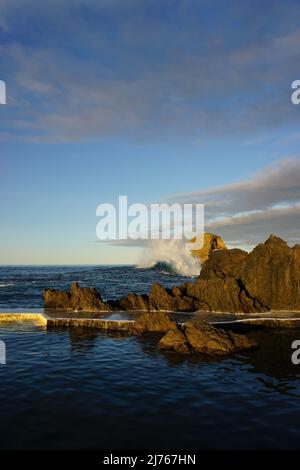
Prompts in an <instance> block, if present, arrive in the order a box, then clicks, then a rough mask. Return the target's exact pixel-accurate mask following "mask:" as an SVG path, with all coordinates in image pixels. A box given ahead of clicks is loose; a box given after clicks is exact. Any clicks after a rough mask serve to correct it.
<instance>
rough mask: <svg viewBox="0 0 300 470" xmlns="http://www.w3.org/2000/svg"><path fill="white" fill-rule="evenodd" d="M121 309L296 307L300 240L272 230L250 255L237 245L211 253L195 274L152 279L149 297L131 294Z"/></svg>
mask: <svg viewBox="0 0 300 470" xmlns="http://www.w3.org/2000/svg"><path fill="white" fill-rule="evenodd" d="M117 305H118V307H119V308H121V309H125V310H127V309H128V310H148V311H151V310H154V311H156V310H159V311H162V310H166V311H181V312H186V311H196V310H202V311H209V312H231V313H238V312H241V313H254V312H266V311H269V310H300V245H296V246H294V247H293V248H290V247H289V246H288V245H287V243H286V242H285V241H283V240H281V239H280V238H278V237H276V236H275V235H271V236H270V237H269V238H268V240H267V241H266V242H265V243H262V244H260V245H258V246H257V247H256V248H255V249H254V250H253V251H252V252H251V253H250V254H248V253H247V252H246V251H243V250H239V249H232V250H227V249H218V250H214V251H212V252H211V253H210V256H209V258H208V260H207V261H206V262H205V263H204V265H203V267H202V270H201V273H200V275H199V278H198V279H197V280H196V281H195V282H189V283H186V284H183V285H181V286H178V287H175V288H173V289H164V288H163V287H162V286H160V285H159V284H154V285H153V286H152V289H151V291H150V293H149V295H148V296H145V295H144V296H136V295H134V294H130V295H129V296H128V297H126V298H123V299H121V300H120V301H119V303H118V302H117Z"/></svg>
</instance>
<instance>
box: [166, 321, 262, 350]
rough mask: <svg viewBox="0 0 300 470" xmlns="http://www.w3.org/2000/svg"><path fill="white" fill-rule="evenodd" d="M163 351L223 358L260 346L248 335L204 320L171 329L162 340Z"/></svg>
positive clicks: (189, 322)
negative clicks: (214, 325)
mask: <svg viewBox="0 0 300 470" xmlns="http://www.w3.org/2000/svg"><path fill="white" fill-rule="evenodd" d="M159 346H160V348H161V349H165V350H171V351H176V352H178V353H192V352H197V353H202V354H209V355H218V356H223V355H227V354H232V353H234V352H238V351H246V350H249V349H254V348H256V347H257V346H258V345H257V343H256V341H255V340H254V339H252V338H251V337H249V336H246V335H240V334H236V333H232V332H231V331H225V330H222V329H219V328H215V327H213V326H212V325H210V324H209V323H207V322H205V321H203V320H197V319H194V320H191V321H188V322H186V323H184V324H183V325H182V326H181V327H179V326H177V328H172V329H170V330H169V331H168V332H167V333H166V335H165V336H164V337H163V338H162V339H161V340H160V343H159Z"/></svg>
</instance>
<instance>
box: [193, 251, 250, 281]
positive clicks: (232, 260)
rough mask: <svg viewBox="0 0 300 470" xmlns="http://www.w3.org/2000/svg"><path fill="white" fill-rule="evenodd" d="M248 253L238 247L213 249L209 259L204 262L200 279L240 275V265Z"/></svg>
mask: <svg viewBox="0 0 300 470" xmlns="http://www.w3.org/2000/svg"><path fill="white" fill-rule="evenodd" d="M247 256H248V253H247V252H246V251H243V250H239V249H238V248H234V249H232V250H218V251H213V252H212V253H211V255H210V257H209V259H208V260H207V261H206V263H204V265H203V267H202V269H201V272H200V276H199V277H200V279H225V278H227V277H233V278H234V279H237V278H239V277H240V273H241V267H242V265H243V263H244V261H245V260H246V258H247Z"/></svg>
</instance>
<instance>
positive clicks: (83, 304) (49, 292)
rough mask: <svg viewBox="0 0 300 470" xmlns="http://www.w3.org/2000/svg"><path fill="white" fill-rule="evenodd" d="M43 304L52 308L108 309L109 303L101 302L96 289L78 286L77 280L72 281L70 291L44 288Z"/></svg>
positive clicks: (105, 310)
mask: <svg viewBox="0 0 300 470" xmlns="http://www.w3.org/2000/svg"><path fill="white" fill-rule="evenodd" d="M44 306H45V308H46V309H53V310H74V311H78V310H82V311H85V312H108V311H110V307H109V305H108V304H106V303H105V302H103V300H102V299H101V296H100V294H99V293H98V291H97V289H94V288H90V287H79V285H78V283H77V282H73V283H72V285H71V290H70V292H65V291H59V290H54V289H45V290H44Z"/></svg>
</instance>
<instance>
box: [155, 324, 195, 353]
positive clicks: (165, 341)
mask: <svg viewBox="0 0 300 470" xmlns="http://www.w3.org/2000/svg"><path fill="white" fill-rule="evenodd" d="M159 347H160V349H165V350H167V351H175V352H178V353H182V354H188V353H190V348H189V343H188V341H187V339H186V337H185V336H184V334H183V333H182V332H181V331H180V330H179V329H176V330H169V331H168V332H167V334H165V336H163V338H162V339H161V340H160V342H159Z"/></svg>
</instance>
